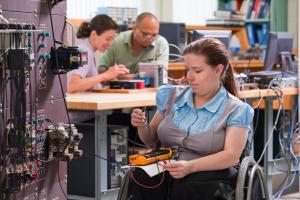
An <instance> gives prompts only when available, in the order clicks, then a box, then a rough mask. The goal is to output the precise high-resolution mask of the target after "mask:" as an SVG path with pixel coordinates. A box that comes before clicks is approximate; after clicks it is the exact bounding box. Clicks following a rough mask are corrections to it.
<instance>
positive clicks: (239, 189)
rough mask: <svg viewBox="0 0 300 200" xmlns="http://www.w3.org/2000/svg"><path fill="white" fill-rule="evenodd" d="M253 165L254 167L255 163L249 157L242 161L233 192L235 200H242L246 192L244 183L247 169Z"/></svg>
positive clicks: (247, 175)
mask: <svg viewBox="0 0 300 200" xmlns="http://www.w3.org/2000/svg"><path fill="white" fill-rule="evenodd" d="M254 165H256V162H255V160H254V159H253V158H252V157H251V156H247V157H245V158H244V159H243V161H242V163H241V165H240V169H239V174H238V178H237V184H236V190H235V199H236V200H244V195H245V192H246V188H245V182H246V178H248V177H249V174H248V169H249V168H252V167H253V166H254ZM246 194H247V193H246Z"/></svg>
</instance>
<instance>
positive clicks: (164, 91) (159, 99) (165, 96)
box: [156, 85, 172, 115]
mask: <svg viewBox="0 0 300 200" xmlns="http://www.w3.org/2000/svg"><path fill="white" fill-rule="evenodd" d="M171 89H172V86H171V85H163V86H161V87H159V88H158V90H157V93H156V107H157V109H158V110H159V112H160V113H161V114H162V115H165V112H166V107H167V102H168V100H169V96H170V91H171Z"/></svg>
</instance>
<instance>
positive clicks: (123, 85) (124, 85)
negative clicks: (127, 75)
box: [108, 80, 145, 89]
mask: <svg viewBox="0 0 300 200" xmlns="http://www.w3.org/2000/svg"><path fill="white" fill-rule="evenodd" d="M108 84H109V88H110V89H143V88H144V86H145V84H144V80H111V81H108Z"/></svg>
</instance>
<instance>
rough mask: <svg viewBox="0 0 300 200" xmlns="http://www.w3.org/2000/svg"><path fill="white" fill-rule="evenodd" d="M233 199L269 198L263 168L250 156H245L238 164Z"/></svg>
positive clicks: (253, 199) (252, 199) (255, 199)
mask: <svg viewBox="0 0 300 200" xmlns="http://www.w3.org/2000/svg"><path fill="white" fill-rule="evenodd" d="M235 199H236V200H244V199H247V200H258V199H259V200H261V199H265V200H268V199H269V194H268V191H267V188H266V182H265V179H264V177H263V170H262V168H261V167H260V166H259V165H258V164H257V163H256V162H255V160H254V159H253V158H252V157H251V156H248V157H245V158H244V159H243V161H242V163H241V165H240V170H239V174H238V179H237V186H236V191H235Z"/></svg>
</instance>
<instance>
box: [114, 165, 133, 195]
mask: <svg viewBox="0 0 300 200" xmlns="http://www.w3.org/2000/svg"><path fill="white" fill-rule="evenodd" d="M129 179H130V171H129V170H128V171H126V172H125V175H124V177H123V179H122V182H121V185H120V189H119V192H118V198H117V200H127V195H128V184H129Z"/></svg>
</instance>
